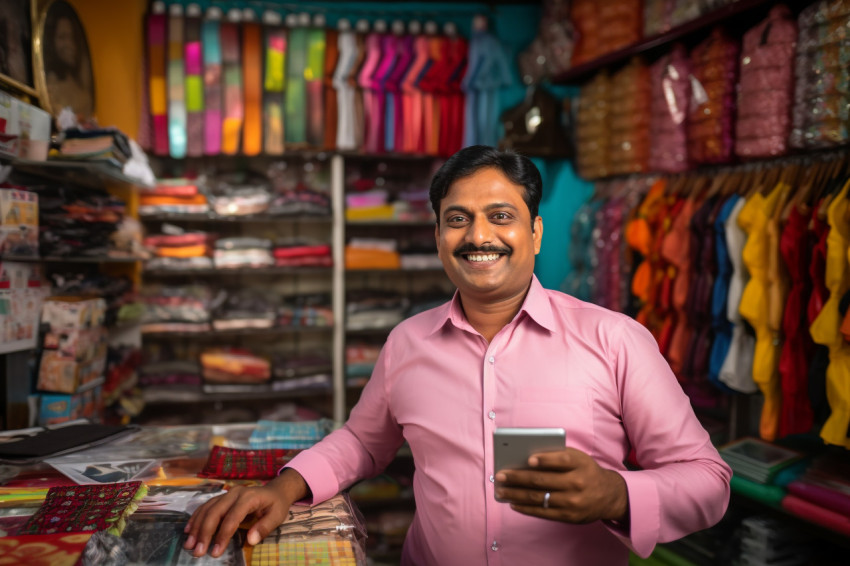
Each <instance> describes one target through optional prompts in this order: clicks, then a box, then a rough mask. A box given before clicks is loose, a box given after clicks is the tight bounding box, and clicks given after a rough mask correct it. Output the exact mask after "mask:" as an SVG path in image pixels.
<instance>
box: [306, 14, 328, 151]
mask: <svg viewBox="0 0 850 566" xmlns="http://www.w3.org/2000/svg"><path fill="white" fill-rule="evenodd" d="M325 45H326V39H325V30H324V29H320V28H310V30H309V31H308V32H307V66H306V67H305V68H304V79H305V89H306V92H307V132H306V133H307V138H306V139H307V144H308V145H310V146H311V147H317V148H319V147H322V145H323V144H324V141H325V122H324V120H325V78H324V77H325Z"/></svg>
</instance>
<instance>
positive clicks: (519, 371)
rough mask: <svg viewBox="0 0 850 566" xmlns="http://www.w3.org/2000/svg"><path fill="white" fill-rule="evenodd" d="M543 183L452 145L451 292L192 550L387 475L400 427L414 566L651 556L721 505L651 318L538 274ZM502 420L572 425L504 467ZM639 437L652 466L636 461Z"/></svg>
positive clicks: (710, 462) (438, 182)
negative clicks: (498, 432)
mask: <svg viewBox="0 0 850 566" xmlns="http://www.w3.org/2000/svg"><path fill="white" fill-rule="evenodd" d="M541 185H542V182H541V179H540V174H539V172H538V171H537V169H536V168H535V166H534V164H532V163H531V161H529V160H528V159H526V158H525V157H520V156H518V155H516V154H513V153H510V152H499V151H497V150H495V149H492V148H489V147H484V146H473V147H468V148H466V149H463V150H461V151H460V152H458V153H457V154H455V155H454V156H453V157H451V158H450V159H449V160H448V161H446V163H445V164H444V165H443V167H442V168H441V169H440V170H439V171H438V172H437V174H436V175H435V177H434V179H433V181H432V183H431V202H432V205H433V207H434V210H435V212H436V213H437V226H436V228H435V235H436V239H437V249H438V253H439V256H440V259H441V260H442V262H443V266H444V267H445V270H446V273H447V274H448V276H449V278H450V279H451V280H452V282H453V283H454V284H455V286H456V287H457V289H458V290H457V293H456V294H455V296H454V298H453V299H452V301H451V302H449V303H447V304H445V305H443V306H441V307H438V308H436V309H432V310H430V311H426V312H424V313H421V314H419V315H416V316H414V317H411V318H410V319H408V320H406V321H404V322H402V323H401V324H399V325H398V326H397V327H396V328H395V329H394V330H393V331H392V333H391V334H390V336H389V337H388V338H387V342H386V344H385V346H384V348H383V350H382V352H381V356H380V358H379V360H378V363H377V365H376V367H375V371H374V373H373V374H372V378H371V380H370V382H369V384H368V385H367V386H366V388H365V389H364V391H363V394H362V396H361V399H360V401H359V403H358V404H357V406H356V407H355V408H354V409H353V410H352V412H351V416H350V418H349V420H348V422H347V423H346V425H345V426H344V427H343V428H341V429H340V430H337V431H335V432H333V433H332V434H330V435H329V436H328V437H327V438H326V439H325V440H323V441H322V442H320V443H318V444H317V445H316V446H314V447H313V448H312V449H310V450H307V451H305V452H303V453H301V454H300V455H299V456H297V457H296V458H295V459H293V460H292V462H291V463H290V464H289V465H288V466H287V467H286V468H285V469H284V470H283V471H282V473H281V474H280V476H279V477H278V478H276V479H275V480H273V481H271V482H269V484H267V485H266V486H264V487H261V488H251V489H243V488H235V489H233V490H231V491H230V492H229V493H228V494H227V495H225V496H222V497H220V498H217V499H214V500H212V501H210V502H208V503H207V504H205V505H204V506H203V507H201V508H200V509H199V510H198V511H197V512H196V513H195V515H194V516H193V517H192V519H191V520H190V522H189V524H188V525H187V528H186V530H187V532H188V533H189V536H188V539H187V541H186V544H185V546H186V548H189V549H192V548H193V549H194V554H195V555H196V556H200V555H203V554H204V553H205V552H206V550H207V549H208V548H209V545H210V544H212V545H213V547H212V554H213V555H214V556H217V555H219V554H220V553H221V552H222V551H223V549H224V548H225V547H226V544H227V541H228V540H229V539H230V537H231V536H232V534H233V532H234V531H235V529H236V528H237V526H238V525H239V523H240V522H241V521H242V519H243V518H244V517H246V516H247V515H249V514H253V515H254V516H256V517H259V521H257V523H256V524H255V525H254V526H253V527H251V529H250V530H249V532H248V542H249V543H251V544H256V543H257V542H259V541H260V540H261V539H262V538H263V537H264V536H265V535H266V534H267V533H268V532H270V531H271V530H273V529H274V528H275V527H276V526H277V525H278V524H280V523H281V521H283V520H284V519H285V518H286V515H287V511H288V509H289V507H290V505H291V504H292V503H294V502H296V501H299V500H306V501H307V502H312V503H315V502H320V501H323V500H325V499H327V498H329V497H331V496H333V495H334V494H336V493H337V492H338V491H340V490H342V489H345V488H347V487H348V486H350V485H352V484H353V483H354V482H356V481H358V480H359V479H361V478H364V477H369V476H374V475H376V474H378V473H379V472H380V471H381V470H383V468H384V467H385V466H386V465H387V464H388V463H389V462H390V461H391V460H392V458H393V456H394V454H395V452H396V450H397V449H398V447H399V446H400V445H401V444H402V443H403V442H404V441H405V440H406V441H407V442H408V444H409V445H410V449H411V451H412V453H413V458H414V463H415V466H416V472H415V476H414V480H413V488H414V496H415V498H416V508H417V509H416V516H415V518H414V521H413V524H412V525H411V527H410V530H409V532H408V535H407V539H406V541H405V547H404V552H403V559H402V562H403V563H404V564H434V565H440V566H445V565H453V564H457V565H463V566H467V565H470V564H505V565H512V564H534V565H536V566H541V565H548V564H553V565H554V564H559V565H563V564H582V565H586V564H600V565H603V564H604V565H606V566H608V565H612V564H626V563H627V560H628V549H629V548H631V549H633V550H635V551H636V552H637V553H638V554H640V555H643V556H646V555H648V554H649V553H650V552H651V551H652V549H653V547H654V545H655V544H656V543H657V542H663V541H669V540H673V539H676V538H679V537H682V536H684V535H686V534H688V533H689V532H692V531H695V530H698V529H703V528H706V527H708V526H710V525H712V524H714V523H715V522H717V521H718V520H719V519H720V518H721V517H722V515H723V513H724V512H725V510H726V506H727V504H728V499H729V478H730V475H731V472H730V470H729V468H728V466H726V465H725V464H724V463H723V461H722V460H721V459H720V458H719V456H718V454H717V451H716V450H715V449H714V447H713V446H712V445H711V443H710V442H709V438H708V434H707V433H706V432H705V430H703V428H702V427H701V426H700V424H699V422H698V421H697V420H696V418H695V416H694V414H693V411H692V410H691V408H690V404H689V402H688V399H687V397H686V396H685V395H684V393H683V392H682V390H681V387H680V386H679V385H678V383H677V382H676V379H675V377H674V376H673V374H672V372H671V371H670V368H669V366H667V364H666V362H665V361H664V359H663V358H662V356H661V355H660V353H659V352H658V347H657V345H656V343H655V341H654V340H653V338H652V337H651V335H650V334H649V332H647V331H646V330H645V329H644V328H643V327H642V326H640V325H639V324H638V323H636V322H634V321H633V320H632V319H630V318H628V317H626V316H624V315H621V314H618V313H613V312H611V311H607V310H605V309H603V308H600V307H597V306H594V305H590V304H587V303H583V302H581V301H579V300H577V299H574V298H572V297H569V296H568V295H564V294H563V293H559V292H555V291H547V290H545V289H543V288H542V287H541V285H540V283H539V282H538V281H537V279H536V277H534V274H533V270H534V256H535V255H536V254H537V253H538V252H539V251H540V244H541V239H542V236H543V221H542V219H541V218H540V217H539V216H538V215H537V209H538V205H539V202H540V197H541ZM496 426H500V427H562V428H564V429H566V433H567V436H566V447H565V448H564V449H563V450H560V451H556V452H549V453H542V454H537V455H534V456H532V457H531V458H530V459H529V465H530V469H528V470H502V471H499V470H494V469H493V440H492V435H493V431H494V430H495V428H496ZM632 448H633V449H634V451H635V455H636V458H637V462H638V463H639V464H640V466H641V467H642V469H641V470H635V471H632V470H627V469H626V466H625V465H624V461H625V460H626V458H627V455H628V454H629V451H630V449H632ZM497 472H498V473H497ZM495 497H499V498H500V499H502V500H507V501H509V502H510V504H506V503H500V502H497V501H496V499H495ZM216 531H217V534H216ZM214 534H215V537H214V538H213V535H214ZM618 541H621V542H622V543H623V544H620V542H618Z"/></svg>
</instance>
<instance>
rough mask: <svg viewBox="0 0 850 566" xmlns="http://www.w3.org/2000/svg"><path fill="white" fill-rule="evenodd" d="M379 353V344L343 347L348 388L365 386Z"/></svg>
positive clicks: (359, 344) (355, 344)
mask: <svg viewBox="0 0 850 566" xmlns="http://www.w3.org/2000/svg"><path fill="white" fill-rule="evenodd" d="M380 353H381V346H380V345H379V344H369V343H354V344H347V345H346V346H345V378H346V385H348V386H349V387H361V386H363V385H365V384H366V382H367V381H368V380H369V377H370V376H371V375H372V372H373V371H374V370H375V364H376V363H377V362H378V356H379V355H380Z"/></svg>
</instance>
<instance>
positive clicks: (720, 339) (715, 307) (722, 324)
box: [708, 195, 741, 390]
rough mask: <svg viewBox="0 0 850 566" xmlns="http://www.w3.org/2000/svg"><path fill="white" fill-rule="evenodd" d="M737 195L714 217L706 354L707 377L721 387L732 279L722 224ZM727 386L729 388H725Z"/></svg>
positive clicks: (729, 332)
mask: <svg viewBox="0 0 850 566" xmlns="http://www.w3.org/2000/svg"><path fill="white" fill-rule="evenodd" d="M739 200H741V197H739V196H738V195H732V196H731V197H729V198H727V199H726V200H725V201H724V202H723V206H722V207H721V209H720V212H719V213H718V215H717V218H715V220H714V238H715V243H714V251H715V264H716V265H717V276H716V277H715V279H714V287H713V289H712V294H711V321H712V322H711V323H712V329H713V331H714V341H713V342H712V344H711V353H710V354H709V363H708V379H709V381H711V382H712V383H714V384H715V385H716V386H717V387H719V388H720V389H721V390H723V389H727V388H728V386H727V385H726V384H724V383H723V382H722V381H720V369H721V368H722V367H723V361H724V360H725V359H726V355H727V354H728V353H729V347H730V346H731V343H732V330H733V327H734V325H733V324H732V321H730V320H729V317H728V315H727V312H728V297H729V285H730V282H731V279H732V272H733V269H734V268H733V266H732V260H731V259H730V258H729V248H728V246H727V243H726V223H727V222H728V221H729V217H730V216H731V215H732V211H733V210H734V209H735V205H737V204H738V201H739ZM736 310H737V307H736ZM729 389H731V388H729Z"/></svg>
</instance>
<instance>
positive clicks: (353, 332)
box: [345, 325, 396, 336]
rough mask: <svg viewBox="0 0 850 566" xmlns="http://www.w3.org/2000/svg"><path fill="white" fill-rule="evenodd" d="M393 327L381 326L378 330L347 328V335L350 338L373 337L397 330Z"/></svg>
mask: <svg viewBox="0 0 850 566" xmlns="http://www.w3.org/2000/svg"><path fill="white" fill-rule="evenodd" d="M395 326H396V325H393V326H380V327H377V328H346V329H345V333H346V334H347V335H348V336H373V335H376V334H389V333H390V331H391V330H392V329H393V328H395Z"/></svg>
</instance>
